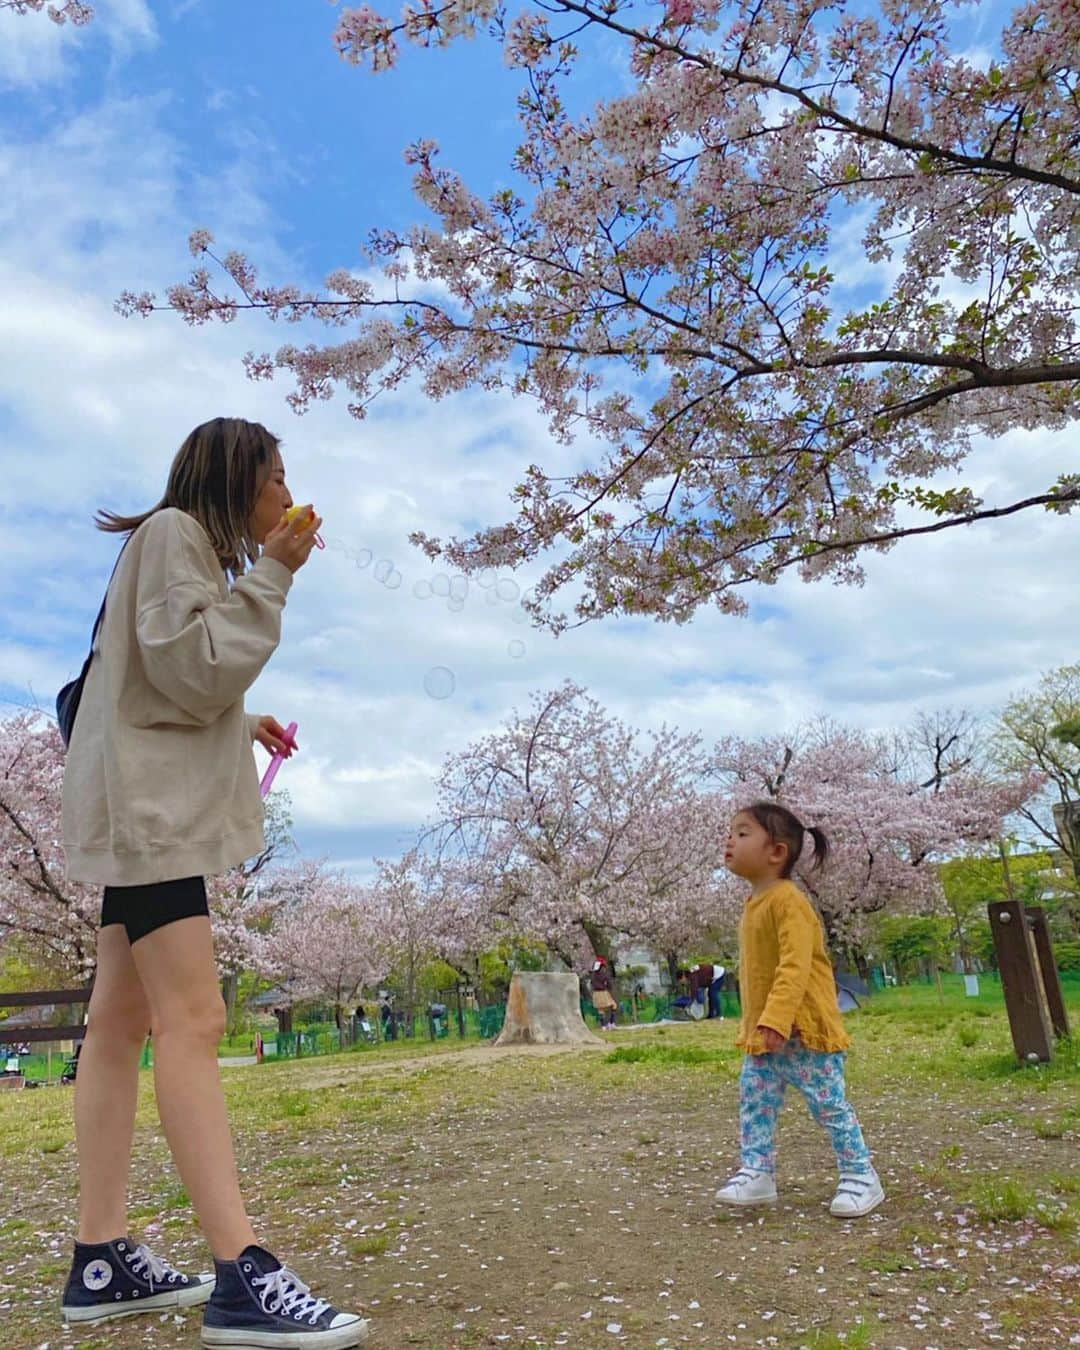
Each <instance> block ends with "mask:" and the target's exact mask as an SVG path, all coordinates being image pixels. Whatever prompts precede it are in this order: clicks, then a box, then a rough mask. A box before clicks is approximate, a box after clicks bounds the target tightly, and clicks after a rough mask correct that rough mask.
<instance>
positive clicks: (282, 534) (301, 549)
mask: <svg viewBox="0 0 1080 1350" xmlns="http://www.w3.org/2000/svg"><path fill="white" fill-rule="evenodd" d="M313 509H314V508H313V507H311V506H310V505H309V506H308V507H307V510H309V511H312V510H313ZM304 519H305V518H304V517H303V516H301V517H300V519H299V521H294V522H293V523H292V524H290V523H289V521H287V520H286V519H285V518H284V516H283V517H282V518H281V521H280V522H279V523H278V524H277V525H275V526H274V528H273V529H272V530H271V531H270V533H269V534H268V535H267V536H266V539H265V540H264V541H263V557H265V558H273V559H274V560H275V562H279V563H281V565H282V566H283V567H287V568H288V569H289V571H290V572H298V571H299V570H300V568H301V567H303V565H304V564H305V563H306V562H307V560H308V558H309V557H310V556H311V550H312V549H313V548H314V547H315V535H316V534H317V533H318V530H319V526H320V525H321V524H322V516H316V517H315V519H314V520H313V521H312V522H311V524H310V525H307V524H305V523H304Z"/></svg>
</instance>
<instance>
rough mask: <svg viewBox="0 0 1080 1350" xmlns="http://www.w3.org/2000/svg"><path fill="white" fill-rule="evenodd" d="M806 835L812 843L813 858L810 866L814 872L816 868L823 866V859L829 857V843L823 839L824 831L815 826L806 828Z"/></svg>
mask: <svg viewBox="0 0 1080 1350" xmlns="http://www.w3.org/2000/svg"><path fill="white" fill-rule="evenodd" d="M806 833H807V834H808V835H809V836H810V838H811V839H812V840H813V841H814V856H813V857H812V858H811V859H810V866H811V867H812V868H813V869H814V871H815V872H816V871H817V870H818V868H820V867H823V866H824V864H825V859H826V858H827V857H828V856H829V841H828V839H826V837H825V831H824V830H821V829H819V828H818V827H817V826H816V825H809V826H807V829H806Z"/></svg>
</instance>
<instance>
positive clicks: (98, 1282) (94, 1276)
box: [82, 1261, 113, 1291]
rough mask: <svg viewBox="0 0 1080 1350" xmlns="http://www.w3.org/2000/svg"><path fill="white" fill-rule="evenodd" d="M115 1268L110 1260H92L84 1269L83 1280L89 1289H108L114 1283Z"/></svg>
mask: <svg viewBox="0 0 1080 1350" xmlns="http://www.w3.org/2000/svg"><path fill="white" fill-rule="evenodd" d="M112 1277H113V1268H112V1266H110V1265H109V1263H108V1261H91V1262H90V1264H89V1265H88V1266H87V1267H86V1268H85V1269H84V1270H83V1273H82V1282H83V1284H85V1285H86V1287H87V1289H92V1290H94V1291H97V1290H98V1289H107V1288H108V1286H109V1285H110V1284H111V1283H112Z"/></svg>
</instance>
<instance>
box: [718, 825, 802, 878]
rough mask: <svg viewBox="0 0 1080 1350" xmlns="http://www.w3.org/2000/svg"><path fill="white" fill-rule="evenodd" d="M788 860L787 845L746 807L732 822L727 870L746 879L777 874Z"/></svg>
mask: <svg viewBox="0 0 1080 1350" xmlns="http://www.w3.org/2000/svg"><path fill="white" fill-rule="evenodd" d="M786 862H787V845H786V844H778V843H776V842H775V841H774V840H773V839H771V838H770V837H769V835H768V833H767V832H766V830H765V827H764V826H763V825H759V824H758V822H757V821H756V820H755V819H754V817H753V816H752V815H750V814H749V813H748V812H746V811H740V812H739V813H738V814H737V815H736V816H735V818H734V820H732V822H731V829H730V831H729V832H728V841H727V847H726V848H725V849H724V863H725V865H726V866H727V869H728V871H729V872H734V873H735V875H736V876H737V877H743V878H745V880H747V881H754V882H756V881H761V880H764V879H765V878H766V877H771V876H777V877H778V876H779V875H780V874H781V872H782V871H783V869H784V864H785V863H786Z"/></svg>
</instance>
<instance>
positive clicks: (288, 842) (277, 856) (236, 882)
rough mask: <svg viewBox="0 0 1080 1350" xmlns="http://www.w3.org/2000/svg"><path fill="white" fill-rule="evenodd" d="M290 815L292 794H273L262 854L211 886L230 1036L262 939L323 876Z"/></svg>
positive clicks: (209, 896) (216, 954)
mask: <svg viewBox="0 0 1080 1350" xmlns="http://www.w3.org/2000/svg"><path fill="white" fill-rule="evenodd" d="M289 812H290V802H289V796H288V793H286V792H282V791H278V792H272V793H271V794H270V795H269V797H268V798H267V799H266V823H265V830H264V833H265V836H266V843H265V845H264V847H263V850H262V852H261V853H259V854H258V855H257V856H256V857H254V858H249V859H248V860H247V861H246V862H244V863H241V864H240V866H238V867H233V868H230V869H229V871H228V872H223V873H221V874H220V875H218V876H215V877H208V878H207V880H206V897H207V902H208V904H209V907H210V918H211V922H212V924H213V929H214V957H215V960H216V962H217V968H218V973H219V975H220V976H221V995H222V998H223V999H224V1000H225V1012H226V1023H227V1025H228V1028H229V1031H230V1033H231V1032H232V1031H233V1030H234V1029H235V1023H236V1000H237V993H238V989H239V981H240V976H241V975H242V974H243V973H244V972H245V971H248V970H251V969H252V967H253V965H254V962H255V952H256V943H257V940H258V938H259V937H260V936H261V935H263V934H265V933H266V932H267V931H268V930H269V929H270V928H271V926H272V925H273V922H274V918H275V915H276V914H277V913H278V912H279V911H280V910H281V909H282V908H283V907H284V905H285V904H286V903H288V902H289V901H295V900H296V899H298V898H299V897H301V896H303V895H306V894H307V893H308V892H309V891H310V888H311V886H312V884H313V879H314V877H315V875H316V874H317V872H318V868H319V864H318V863H317V862H314V861H311V860H305V859H302V858H299V857H298V856H297V855H296V852H295V845H294V844H293V840H292V834H291V829H292V819H291V816H290V813H289Z"/></svg>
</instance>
